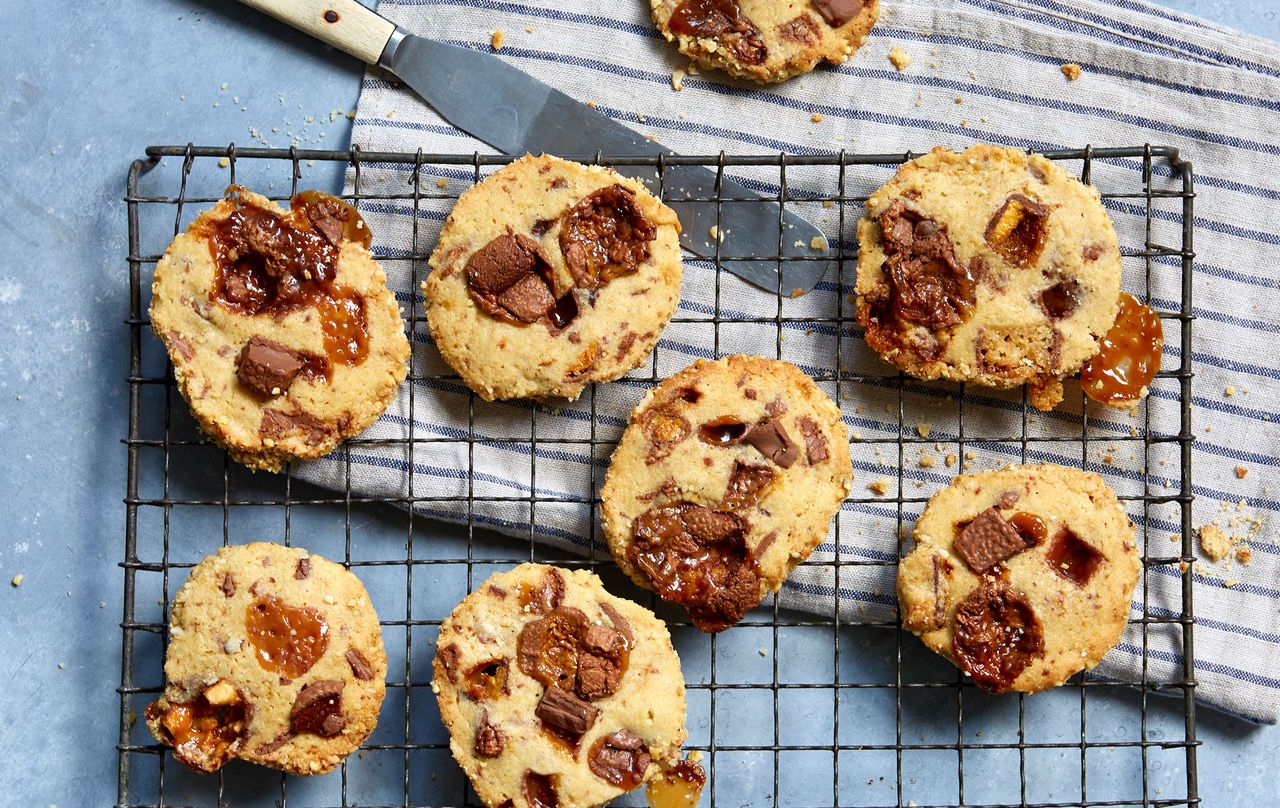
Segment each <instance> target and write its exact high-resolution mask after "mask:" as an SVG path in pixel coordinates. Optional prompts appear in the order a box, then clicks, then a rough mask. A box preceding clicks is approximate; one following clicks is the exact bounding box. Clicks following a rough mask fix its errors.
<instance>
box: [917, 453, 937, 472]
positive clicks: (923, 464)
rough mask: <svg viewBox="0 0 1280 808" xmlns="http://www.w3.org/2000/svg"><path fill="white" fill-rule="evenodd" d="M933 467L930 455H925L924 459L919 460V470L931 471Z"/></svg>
mask: <svg viewBox="0 0 1280 808" xmlns="http://www.w3.org/2000/svg"><path fill="white" fill-rule="evenodd" d="M933 465H934V459H933V456H932V455H925V456H924V457H922V458H920V462H919V466H920V468H922V469H931V468H933Z"/></svg>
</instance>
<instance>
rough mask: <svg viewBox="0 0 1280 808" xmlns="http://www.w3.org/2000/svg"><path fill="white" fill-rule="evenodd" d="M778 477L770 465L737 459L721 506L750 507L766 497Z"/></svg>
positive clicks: (730, 508) (736, 509)
mask: <svg viewBox="0 0 1280 808" xmlns="http://www.w3.org/2000/svg"><path fill="white" fill-rule="evenodd" d="M777 478H778V475H777V473H776V472H775V471H774V470H773V469H772V468H770V467H769V466H756V465H748V464H747V463H743V462H742V461H741V460H738V461H735V462H734V464H733V471H732V472H730V474H729V485H728V488H727V489H726V490H725V492H724V499H723V500H721V502H720V507H721V508H723V509H725V510H727V511H740V510H742V509H743V508H750V507H751V506H753V505H755V504H756V503H757V502H759V501H760V500H761V499H764V496H765V494H767V493H768V492H769V491H770V490H771V489H772V487H773V484H774V482H775V481H776V480H777Z"/></svg>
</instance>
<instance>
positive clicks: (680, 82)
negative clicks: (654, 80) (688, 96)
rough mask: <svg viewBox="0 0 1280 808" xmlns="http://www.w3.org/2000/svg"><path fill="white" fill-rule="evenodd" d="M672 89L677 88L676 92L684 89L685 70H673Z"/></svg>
mask: <svg viewBox="0 0 1280 808" xmlns="http://www.w3.org/2000/svg"><path fill="white" fill-rule="evenodd" d="M671 89H673V90H675V91H676V92H680V91H681V90H683V89H684V71H683V70H672V71H671Z"/></svg>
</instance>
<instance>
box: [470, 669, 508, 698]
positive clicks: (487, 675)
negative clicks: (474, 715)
mask: <svg viewBox="0 0 1280 808" xmlns="http://www.w3.org/2000/svg"><path fill="white" fill-rule="evenodd" d="M507 668H508V662H507V660H505V659H489V660H486V661H484V662H481V663H479V664H476V665H473V666H471V670H469V671H467V675H466V680H465V682H464V684H463V692H465V693H466V694H467V695H468V696H470V697H471V699H472V700H473V701H485V700H487V699H496V698H498V697H500V696H505V695H506V694H507Z"/></svg>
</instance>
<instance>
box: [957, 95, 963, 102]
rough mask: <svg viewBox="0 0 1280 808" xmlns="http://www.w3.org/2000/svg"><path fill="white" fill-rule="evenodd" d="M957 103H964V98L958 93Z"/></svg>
mask: <svg viewBox="0 0 1280 808" xmlns="http://www.w3.org/2000/svg"><path fill="white" fill-rule="evenodd" d="M956 103H957V104H963V103H964V99H963V98H961V97H960V96H958V95H957V96H956Z"/></svg>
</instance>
